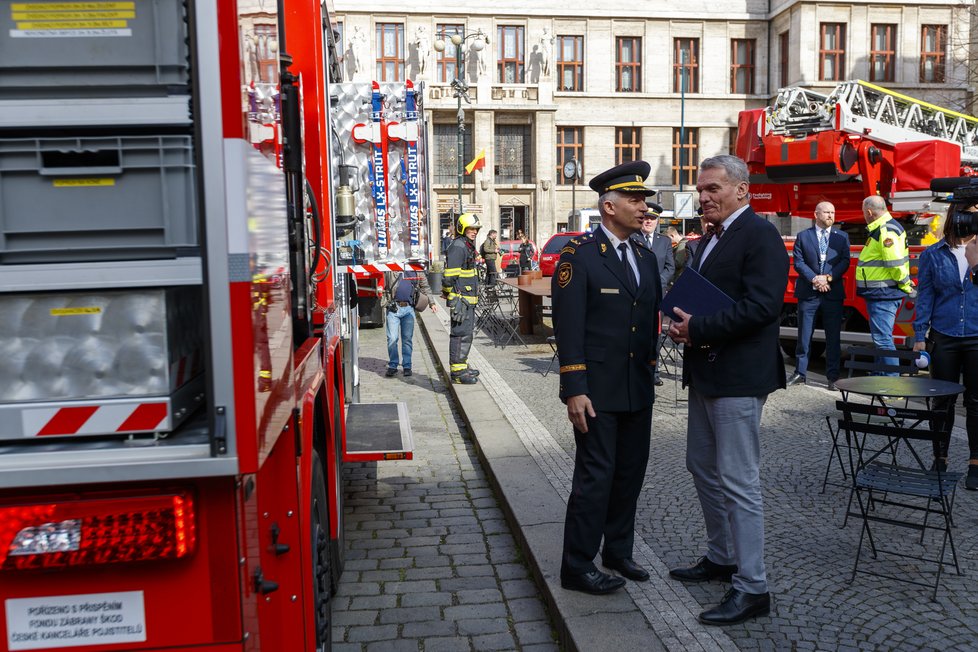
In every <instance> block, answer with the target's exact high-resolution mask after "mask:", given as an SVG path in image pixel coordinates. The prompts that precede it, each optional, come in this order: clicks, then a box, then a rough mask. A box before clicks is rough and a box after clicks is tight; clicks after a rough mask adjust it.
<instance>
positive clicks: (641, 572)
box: [601, 467, 978, 582]
mask: <svg viewBox="0 0 978 652" xmlns="http://www.w3.org/2000/svg"><path fill="white" fill-rule="evenodd" d="M975 468H976V469H978V467H975ZM601 563H602V564H604V567H605V568H610V569H611V570H613V571H618V573H619V574H620V575H621V576H622V577H627V578H628V579H630V580H632V581H635V582H647V581H648V579H649V572H648V571H647V570H645V569H644V568H642V567H641V566H639V565H638V564H636V563H635V560H634V559H630V558H629V559H605V560H603V561H602V562H601Z"/></svg>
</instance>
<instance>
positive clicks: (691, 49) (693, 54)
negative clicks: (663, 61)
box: [672, 38, 700, 93]
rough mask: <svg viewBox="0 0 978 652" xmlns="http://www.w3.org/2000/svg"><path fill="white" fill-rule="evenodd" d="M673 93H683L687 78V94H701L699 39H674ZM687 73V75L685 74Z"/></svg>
mask: <svg viewBox="0 0 978 652" xmlns="http://www.w3.org/2000/svg"><path fill="white" fill-rule="evenodd" d="M672 50H673V54H672V56H673V61H672V92H673V93H681V92H682V91H683V78H684V77H685V80H686V86H685V90H686V92H687V93H699V92H700V68H699V60H700V40H699V39H698V38H677V39H673V48H672ZM684 73H685V74H684Z"/></svg>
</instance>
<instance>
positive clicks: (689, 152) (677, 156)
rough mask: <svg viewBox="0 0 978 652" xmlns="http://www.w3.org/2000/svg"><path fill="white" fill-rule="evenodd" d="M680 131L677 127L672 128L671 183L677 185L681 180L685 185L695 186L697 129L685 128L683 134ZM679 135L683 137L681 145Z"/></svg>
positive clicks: (697, 159) (697, 153) (697, 156)
mask: <svg viewBox="0 0 978 652" xmlns="http://www.w3.org/2000/svg"><path fill="white" fill-rule="evenodd" d="M680 131H682V130H681V129H679V128H678V127H673V128H672V185H674V186H678V185H679V183H680V181H682V183H683V184H685V185H687V186H695V185H696V173H697V170H698V169H699V165H700V159H699V130H698V129H689V128H687V129H686V133H685V134H680ZM681 135H682V136H684V137H685V138H684V139H685V143H683V144H682V145H680V143H681V142H682V141H681V139H680V136H681Z"/></svg>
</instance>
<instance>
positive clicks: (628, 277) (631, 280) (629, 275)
mask: <svg viewBox="0 0 978 652" xmlns="http://www.w3.org/2000/svg"><path fill="white" fill-rule="evenodd" d="M618 251H620V252H621V265H622V267H623V268H624V269H623V270H622V271H623V272H624V274H625V287H627V288H628V291H629V292H631V293H632V294H635V290H636V289H637V288H638V283H637V282H636V281H635V272H633V271H632V266H631V265H630V264H629V262H628V245H627V244H626V243H624V242H622V243H621V244H620V245H618Z"/></svg>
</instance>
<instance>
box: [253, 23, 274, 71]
mask: <svg viewBox="0 0 978 652" xmlns="http://www.w3.org/2000/svg"><path fill="white" fill-rule="evenodd" d="M254 29H255V61H256V62H257V64H258V78H257V79H256V80H255V81H259V82H266V83H273V84H274V83H276V81H277V80H278V50H277V46H276V44H277V43H278V26H276V25H269V24H257V23H256V24H255V26H254Z"/></svg>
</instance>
